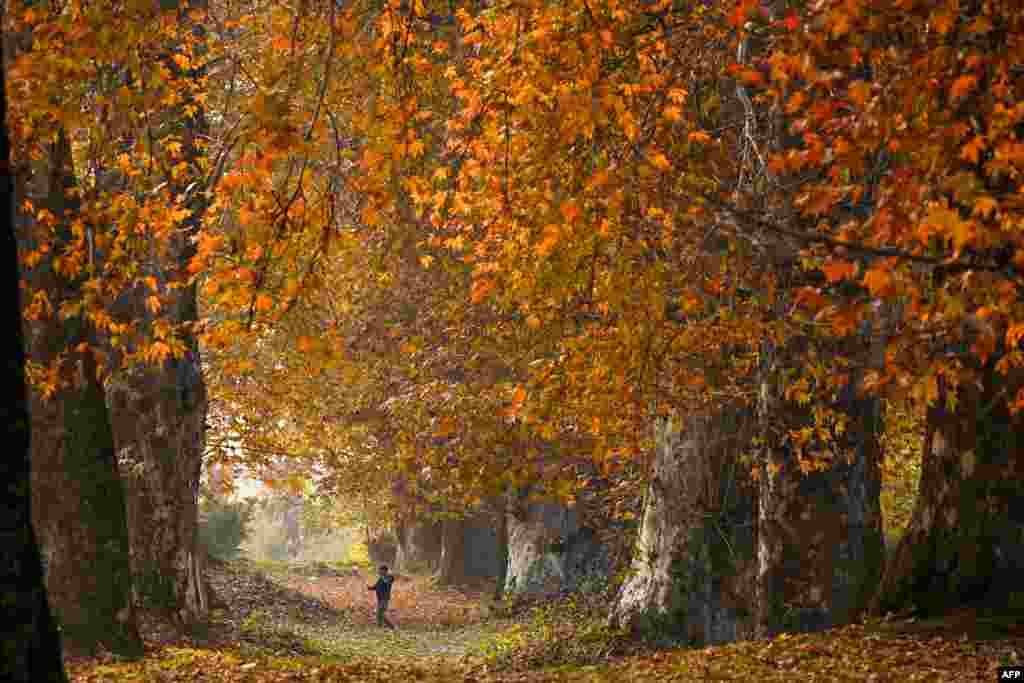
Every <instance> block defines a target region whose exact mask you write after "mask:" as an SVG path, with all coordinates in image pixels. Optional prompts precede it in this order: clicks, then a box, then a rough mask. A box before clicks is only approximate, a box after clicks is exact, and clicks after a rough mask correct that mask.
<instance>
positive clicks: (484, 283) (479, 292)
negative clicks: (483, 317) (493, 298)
mask: <svg viewBox="0 0 1024 683" xmlns="http://www.w3.org/2000/svg"><path fill="white" fill-rule="evenodd" d="M494 289H495V283H494V280H491V279H490V278H488V279H486V280H477V281H475V282H474V283H473V287H472V288H471V289H470V292H469V300H470V301H471V302H472V303H474V304H478V303H480V302H481V301H483V300H484V299H486V298H487V295H488V294H490V293H491V292H493V291H494Z"/></svg>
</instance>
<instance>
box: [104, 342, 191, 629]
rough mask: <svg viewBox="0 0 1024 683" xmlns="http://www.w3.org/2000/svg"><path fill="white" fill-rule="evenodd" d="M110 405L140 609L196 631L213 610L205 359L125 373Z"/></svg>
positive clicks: (172, 362)
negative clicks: (203, 471) (201, 526)
mask: <svg viewBox="0 0 1024 683" xmlns="http://www.w3.org/2000/svg"><path fill="white" fill-rule="evenodd" d="M110 405H111V412H112V414H113V417H114V433H115V436H116V440H117V446H118V455H119V459H120V461H121V465H122V473H123V475H124V478H125V481H126V482H127V488H128V493H129V495H128V501H129V504H128V513H129V521H130V525H129V526H130V530H131V539H132V546H131V547H132V571H133V574H134V576H135V581H136V588H137V598H138V601H139V604H142V605H145V606H147V607H151V608H154V609H156V610H158V611H160V612H162V613H164V614H165V615H166V616H167V617H168V618H169V619H170V620H171V621H172V622H173V623H175V624H176V625H177V626H179V627H180V628H182V629H188V628H191V627H193V626H195V625H196V624H198V623H201V622H202V621H203V620H204V619H205V617H206V614H207V612H208V610H209V604H208V602H209V601H208V598H207V595H206V589H205V583H204V582H203V581H201V575H202V564H201V553H200V552H199V551H198V545H197V542H198V514H199V512H198V484H199V477H200V468H201V465H202V444H203V439H204V437H203V434H204V425H203V421H204V419H205V407H206V392H205V385H204V384H203V380H202V376H201V375H200V372H199V367H198V360H197V359H196V358H195V357H194V356H186V357H185V358H183V359H180V360H170V361H168V363H167V364H165V365H164V366H163V367H161V368H139V369H136V370H134V371H133V372H131V373H129V374H128V375H126V376H125V375H123V376H122V377H120V378H119V379H118V381H117V382H114V383H112V385H111V401H110Z"/></svg>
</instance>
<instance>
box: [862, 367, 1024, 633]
mask: <svg viewBox="0 0 1024 683" xmlns="http://www.w3.org/2000/svg"><path fill="white" fill-rule="evenodd" d="M1014 380H1015V381H1014V385H1012V386H1007V380H1006V378H1004V377H1002V376H1000V375H998V374H997V373H996V372H995V371H994V370H993V369H992V367H991V366H990V367H988V368H985V370H984V371H982V372H981V376H980V378H979V383H980V386H978V385H977V384H975V383H974V382H969V381H968V382H964V383H961V385H960V389H959V391H957V392H956V394H955V395H953V392H952V390H950V389H949V388H948V387H945V386H940V392H939V396H938V399H937V400H936V401H935V404H934V405H932V406H931V407H930V408H929V409H928V413H927V434H926V438H925V443H924V454H923V459H922V463H921V483H920V487H919V489H918V490H919V493H918V498H917V502H916V506H915V508H914V513H913V516H912V517H911V520H910V525H909V527H908V529H907V532H906V534H905V535H904V536H903V539H902V540H901V542H900V545H899V546H898V547H897V549H896V553H895V555H894V556H893V557H892V559H891V560H890V562H889V565H888V566H887V567H886V570H885V576H884V578H883V580H882V583H881V586H880V588H879V591H878V594H877V595H876V597H875V599H874V600H873V602H872V609H873V611H875V612H878V613H881V612H885V611H889V610H897V609H901V608H908V607H909V608H915V609H917V610H919V611H921V612H923V613H925V614H938V613H942V612H945V611H947V610H949V609H951V608H953V607H956V606H958V605H961V604H964V603H969V602H972V601H982V600H983V601H986V602H992V603H995V604H1000V605H1006V604H1008V602H1010V597H1011V595H1012V594H1014V593H1017V594H1018V595H1019V594H1020V593H1021V589H1020V581H1021V577H1022V576H1024V414H1022V413H1018V414H1017V415H1010V414H1009V411H1008V410H1007V408H1006V401H1007V398H1008V397H1012V396H1013V395H1014V393H1015V391H1016V390H1017V388H1018V387H1017V385H1016V383H1017V382H1019V378H1014ZM951 399H955V407H953V408H951V407H950V401H951Z"/></svg>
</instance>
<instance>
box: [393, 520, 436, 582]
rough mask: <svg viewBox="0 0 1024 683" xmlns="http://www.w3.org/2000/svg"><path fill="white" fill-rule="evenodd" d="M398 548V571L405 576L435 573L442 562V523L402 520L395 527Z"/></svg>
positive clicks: (396, 566) (396, 564)
mask: <svg viewBox="0 0 1024 683" xmlns="http://www.w3.org/2000/svg"><path fill="white" fill-rule="evenodd" d="M395 534H396V536H397V537H398V548H397V550H396V552H395V568H396V571H398V572H401V573H403V574H413V573H418V572H431V571H435V570H436V569H437V568H438V566H439V563H440V560H441V524H440V522H433V521H428V522H421V521H418V520H416V519H400V520H399V521H398V523H397V524H396V525H395Z"/></svg>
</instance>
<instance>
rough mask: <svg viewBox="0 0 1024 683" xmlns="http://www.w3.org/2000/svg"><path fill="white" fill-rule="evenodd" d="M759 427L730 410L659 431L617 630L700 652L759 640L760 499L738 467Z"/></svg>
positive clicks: (616, 609)
mask: <svg viewBox="0 0 1024 683" xmlns="http://www.w3.org/2000/svg"><path fill="white" fill-rule="evenodd" d="M752 422H753V420H752V418H751V416H750V414H749V411H743V410H737V409H731V410H726V411H723V412H720V413H716V414H710V415H696V416H691V417H689V418H686V419H680V418H669V419H664V420H660V421H659V422H658V423H657V424H656V425H655V439H656V446H655V461H654V471H653V477H652V480H651V483H650V484H649V486H648V489H647V496H646V500H645V502H644V508H643V519H642V521H641V528H640V533H639V536H638V538H637V542H636V548H635V551H634V559H633V572H632V574H631V575H630V577H629V578H628V579H627V580H626V582H625V583H624V584H623V586H622V589H621V590H620V592H619V595H618V598H617V600H616V603H615V605H614V606H613V608H612V613H611V622H612V624H613V625H617V626H622V627H626V628H628V629H630V630H633V631H639V632H648V633H651V632H656V633H660V634H670V635H674V636H676V637H679V638H682V639H685V640H686V641H688V642H690V643H692V644H694V645H707V644H713V643H723V642H729V641H732V640H736V639H739V638H743V637H747V636H749V635H751V634H752V632H753V619H752V617H753V609H754V592H753V590H752V589H751V586H752V584H753V576H754V570H755V552H754V548H755V537H756V528H755V522H756V494H757V490H756V487H755V486H754V485H753V482H752V479H751V478H750V468H749V465H745V464H743V463H741V460H740V456H741V454H742V453H743V451H744V449H745V448H748V447H749V445H750V437H751V429H750V428H751V425H752Z"/></svg>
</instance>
